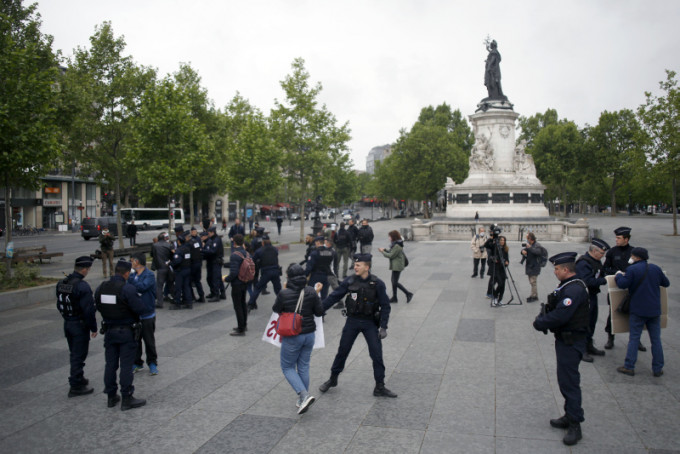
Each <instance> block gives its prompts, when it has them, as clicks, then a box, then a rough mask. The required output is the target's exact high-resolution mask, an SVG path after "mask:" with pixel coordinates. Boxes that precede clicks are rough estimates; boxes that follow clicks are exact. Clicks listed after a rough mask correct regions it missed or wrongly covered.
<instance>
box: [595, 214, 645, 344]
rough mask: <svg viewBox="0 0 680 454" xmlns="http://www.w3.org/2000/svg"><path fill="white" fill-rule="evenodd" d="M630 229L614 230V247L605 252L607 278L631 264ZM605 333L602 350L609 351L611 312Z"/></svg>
mask: <svg viewBox="0 0 680 454" xmlns="http://www.w3.org/2000/svg"><path fill="white" fill-rule="evenodd" d="M631 230H632V229H631V228H630V227H619V228H618V229H616V230H614V235H616V246H614V247H613V248H611V249H610V250H608V251H607V255H605V258H604V265H603V268H604V272H605V274H606V275H607V276H611V275H613V274H616V272H617V271H626V268H628V265H630V264H631V263H633V262H632V259H631V257H630V256H631V254H632V252H633V246H631V245H630V244H629V243H630V232H631ZM607 304H609V305H611V302H610V301H609V296H607ZM604 330H605V331H606V332H607V335H608V338H607V343H606V344H604V348H605V349H607V350H611V349H612V348H614V335H613V334H612V316H611V312H610V314H609V316H608V317H607V324H606V325H605V327H604ZM638 350H640V351H641V352H646V351H647V348H646V347H645V346H644V345H642V344H640V345H638Z"/></svg>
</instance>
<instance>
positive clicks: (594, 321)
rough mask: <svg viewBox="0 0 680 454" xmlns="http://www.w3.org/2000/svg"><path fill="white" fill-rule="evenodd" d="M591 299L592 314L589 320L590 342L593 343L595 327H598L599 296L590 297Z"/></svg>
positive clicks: (588, 338)
mask: <svg viewBox="0 0 680 454" xmlns="http://www.w3.org/2000/svg"><path fill="white" fill-rule="evenodd" d="M588 297H589V298H590V313H589V320H588V337H587V338H586V339H587V340H588V342H592V341H593V334H595V325H597V311H598V309H597V295H588Z"/></svg>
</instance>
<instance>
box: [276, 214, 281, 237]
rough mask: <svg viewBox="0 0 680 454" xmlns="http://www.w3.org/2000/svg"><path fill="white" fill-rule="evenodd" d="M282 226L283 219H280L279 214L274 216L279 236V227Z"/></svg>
mask: <svg viewBox="0 0 680 454" xmlns="http://www.w3.org/2000/svg"><path fill="white" fill-rule="evenodd" d="M282 225H283V217H281V213H279V214H277V215H276V229H277V230H278V231H279V235H281V226H282Z"/></svg>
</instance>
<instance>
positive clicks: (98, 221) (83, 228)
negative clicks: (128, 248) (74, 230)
mask: <svg viewBox="0 0 680 454" xmlns="http://www.w3.org/2000/svg"><path fill="white" fill-rule="evenodd" d="M125 227H126V224H125V223H124V224H123V229H125ZM104 229H109V232H111V235H113V237H114V238H115V237H117V236H118V225H117V224H116V217H115V216H104V217H101V218H85V219H83V222H81V224H80V235H81V236H82V237H83V239H84V240H85V241H88V240H89V239H90V238H96V237H98V236H99V234H100V233H102V230H104Z"/></svg>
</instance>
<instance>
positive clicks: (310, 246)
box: [300, 233, 316, 265]
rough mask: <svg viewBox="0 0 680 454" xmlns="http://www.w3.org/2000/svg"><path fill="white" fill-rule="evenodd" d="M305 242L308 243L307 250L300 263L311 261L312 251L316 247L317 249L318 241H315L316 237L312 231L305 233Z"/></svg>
mask: <svg viewBox="0 0 680 454" xmlns="http://www.w3.org/2000/svg"><path fill="white" fill-rule="evenodd" d="M305 244H306V245H307V249H306V250H305V258H304V260H303V261H301V262H300V265H304V264H306V263H307V262H308V261H309V257H310V256H311V255H312V252H314V249H316V243H315V242H314V237H313V236H312V234H311V233H308V234H307V235H305Z"/></svg>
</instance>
